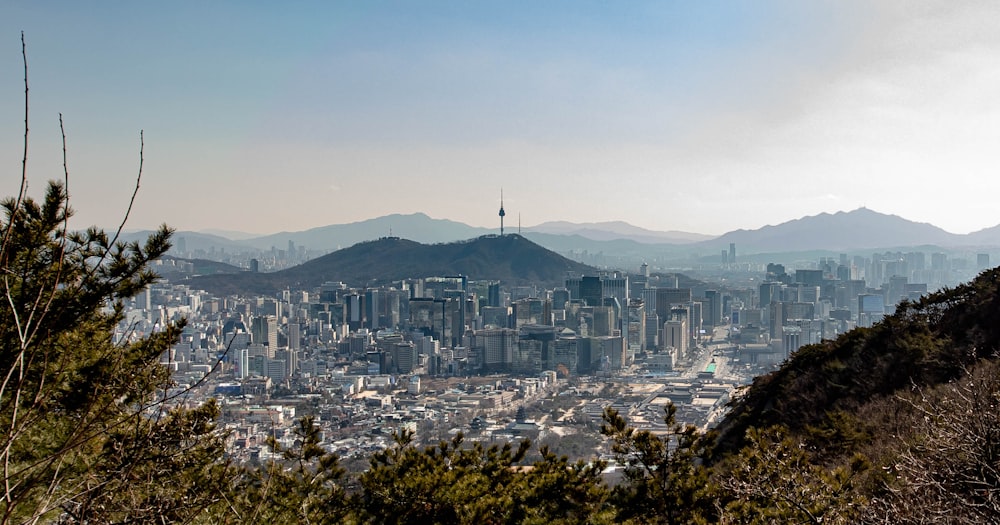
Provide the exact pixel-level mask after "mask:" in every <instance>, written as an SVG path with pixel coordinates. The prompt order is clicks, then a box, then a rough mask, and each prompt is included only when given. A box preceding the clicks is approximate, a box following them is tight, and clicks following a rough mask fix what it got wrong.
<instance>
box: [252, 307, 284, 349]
mask: <svg viewBox="0 0 1000 525" xmlns="http://www.w3.org/2000/svg"><path fill="white" fill-rule="evenodd" d="M250 337H251V340H252V341H253V342H254V343H258V344H262V345H264V346H266V347H268V354H269V355H271V356H273V355H274V351H275V350H277V349H278V319H277V318H275V317H272V316H257V317H254V318H253V321H252V322H251V323H250Z"/></svg>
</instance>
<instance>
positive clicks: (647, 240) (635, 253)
mask: <svg viewBox="0 0 1000 525" xmlns="http://www.w3.org/2000/svg"><path fill="white" fill-rule="evenodd" d="M514 231H516V230H514ZM509 232H510V233H513V231H510V230H509ZM147 233H148V232H137V233H134V234H132V235H131V236H130V237H129V238H130V239H132V238H142V237H143V236H144V235H146V234H147ZM495 233H498V231H497V230H496V229H490V228H479V227H474V226H469V225H467V224H463V223H460V222H455V221H450V220H446V219H433V218H431V217H428V216H427V215H425V214H422V213H415V214H409V215H399V214H396V215H387V216H384V217H377V218H374V219H368V220H365V221H359V222H353V223H349V224H338V225H329V226H323V227H319V228H312V229H309V230H305V231H300V232H282V233H276V234H272V235H266V236H259V237H250V238H245V239H240V240H234V239H230V238H226V237H223V236H220V235H213V234H208V233H197V232H178V233H177V234H175V236H174V245H175V248H176V250H175V251H176V252H187V253H194V252H196V251H197V250H204V251H205V252H210V251H211V250H216V251H218V250H223V251H240V250H246V249H249V248H252V249H259V250H270V249H271V248H277V249H285V248H287V247H288V243H289V241H291V242H292V243H294V244H295V245H296V246H306V247H308V248H309V249H312V250H320V251H332V250H338V249H341V248H346V247H349V246H353V245H355V244H357V243H360V242H365V241H370V240H373V239H378V238H381V237H388V236H392V237H399V238H402V239H408V240H411V241H415V242H418V243H424V244H433V243H447V242H453V241H460V240H466V239H472V238H477V237H480V236H482V235H488V234H495ZM521 233H522V235H523V236H524V237H525V238H527V239H530V240H532V241H534V242H535V243H537V244H540V245H542V246H544V247H546V248H549V249H551V250H554V251H557V252H559V253H563V254H568V253H570V252H575V253H579V252H584V251H586V252H589V253H591V254H595V253H604V254H616V255H626V256H629V257H633V258H639V259H643V258H645V259H649V260H652V259H654V258H657V257H663V256H667V257H668V258H684V257H689V256H691V255H697V254H701V255H711V254H717V253H719V251H720V250H725V249H728V247H729V244H730V243H735V244H736V248H737V254H738V255H748V254H754V253H769V254H770V253H789V252H806V251H815V250H827V251H831V252H850V251H856V250H872V249H880V248H884V249H889V248H905V247H918V246H939V247H942V248H959V247H975V248H987V247H1000V225H998V226H995V227H993V228H987V229H984V230H980V231H978V232H974V233H970V234H967V235H959V234H953V233H949V232H946V231H944V230H942V229H941V228H938V227H936V226H933V225H931V224H926V223H918V222H914V221H910V220H907V219H904V218H901V217H898V216H896V215H887V214H883V213H879V212H876V211H873V210H870V209H867V208H859V209H856V210H853V211H850V212H837V213H833V214H830V213H821V214H819V215H813V216H809V217H803V218H800V219H795V220H791V221H787V222H784V223H781V224H777V225H768V226H764V227H762V228H758V229H755V230H736V231H732V232H729V233H726V234H724V235H721V236H718V237H711V236H707V235H701V234H696V233H687V232H678V231H653V230H647V229H644V228H639V227H636V226H632V225H630V224H627V223H624V222H601V223H583V224H576V223H569V222H547V223H543V224H539V225H537V226H533V227H530V228H524V229H523V230H522V232H521ZM237 236H239V235H237Z"/></svg>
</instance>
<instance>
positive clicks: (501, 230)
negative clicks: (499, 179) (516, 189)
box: [500, 188, 507, 237]
mask: <svg viewBox="0 0 1000 525" xmlns="http://www.w3.org/2000/svg"><path fill="white" fill-rule="evenodd" d="M506 215H507V212H505V211H503V188H500V236H501V237H503V218H504V216H506Z"/></svg>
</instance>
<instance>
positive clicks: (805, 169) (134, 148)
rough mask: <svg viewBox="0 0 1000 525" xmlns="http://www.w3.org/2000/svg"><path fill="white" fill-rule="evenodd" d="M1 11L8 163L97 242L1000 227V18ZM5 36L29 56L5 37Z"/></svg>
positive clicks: (824, 13)
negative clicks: (219, 233)
mask: <svg viewBox="0 0 1000 525" xmlns="http://www.w3.org/2000/svg"><path fill="white" fill-rule="evenodd" d="M615 7H616V8H610V7H608V6H607V5H604V4H599V3H576V2H574V3H547V4H544V5H537V4H532V3H515V4H506V5H504V6H485V5H474V6H468V5H464V4H461V3H450V2H434V3H428V4H419V5H417V4H405V3H395V2H392V3H383V4H368V5H352V4H343V3H337V4H332V5H326V4H321V3H312V2H305V3H300V4H296V5H294V6H280V7H271V6H268V5H265V4H250V5H243V4H236V3H217V4H213V5H211V6H202V5H198V4H194V3H180V4H174V5H171V6H159V5H124V6H114V7H111V6H105V5H97V6H78V5H76V4H73V3H55V4H48V5H47V6H42V7H39V6H35V5H33V4H30V3H27V2H12V3H9V4H6V5H4V6H2V7H0V20H2V21H0V35H3V36H2V38H0V122H3V124H4V125H3V126H0V152H2V158H3V159H4V166H6V169H7V170H8V173H9V175H8V176H7V177H5V182H4V183H3V184H4V186H3V187H2V191H3V194H4V195H13V194H14V193H15V192H16V189H17V178H16V176H15V175H17V174H19V173H20V171H19V168H20V159H21V154H22V146H23V145H22V142H21V141H22V139H23V132H24V130H23V127H22V126H23V110H24V99H23V96H24V93H23V90H24V86H23V67H22V64H21V48H20V41H19V39H20V32H21V31H22V30H23V31H24V33H25V38H26V40H27V56H28V75H29V82H30V87H31V91H30V94H31V102H30V104H31V115H30V117H31V141H32V142H31V147H30V150H29V154H30V158H29V165H28V168H29V182H30V189H29V193H30V194H32V195H33V196H36V197H37V196H39V192H40V191H41V190H42V189H43V188H44V183H45V181H46V180H48V179H52V178H61V174H62V167H61V161H62V157H61V150H60V145H59V124H58V114H59V113H60V112H61V113H63V116H64V118H65V120H66V129H67V140H68V165H69V171H70V178H69V180H70V182H69V186H70V193H71V195H72V196H73V207H74V208H75V209H76V210H77V222H76V223H75V226H76V227H85V226H87V225H90V224H98V225H100V226H102V227H106V228H109V227H114V226H116V225H117V224H118V222H119V221H120V219H121V217H122V215H123V214H124V212H125V209H126V207H127V205H128V198H129V196H130V195H131V192H132V185H133V183H134V179H135V173H136V171H137V169H138V160H139V159H138V152H139V130H140V129H142V130H144V133H145V152H144V157H145V158H144V163H145V164H144V174H143V180H142V187H141V188H140V191H139V195H138V198H137V202H136V207H135V209H134V210H133V212H132V217H131V220H130V221H129V223H128V227H129V228H131V229H141V228H149V227H152V226H155V225H157V224H159V223H163V222H166V223H167V224H169V225H171V226H173V227H175V228H177V229H179V230H194V231H201V230H228V231H242V232H248V233H255V234H267V233H275V232H279V231H301V230H306V229H309V228H315V227H320V226H325V225H329V224H346V223H351V222H358V221H363V220H366V219H370V218H374V217H379V216H383V215H388V214H393V213H402V214H407V213H414V212H422V213H426V214H428V215H429V216H432V217H435V218H444V219H450V220H454V221H459V222H463V223H466V224H469V225H472V226H480V227H490V228H492V227H498V226H499V224H498V222H499V221H498V218H497V205H498V204H499V191H500V188H501V187H502V188H503V189H504V201H505V202H504V205H505V208H506V211H507V214H508V217H507V219H508V221H507V227H508V229H510V228H512V227H513V226H512V225H513V224H516V223H518V222H523V224H524V225H525V226H528V225H537V224H540V223H544V222H547V221H556V220H565V221H570V222H577V223H586V222H606V221H618V220H620V221H624V222H627V223H629V224H632V225H635V226H638V227H641V228H645V229H649V230H654V231H666V230H677V231H686V232H693V233H702V234H707V235H718V234H722V233H725V232H728V231H732V230H736V229H740V228H745V229H754V228H759V227H762V226H765V225H768V224H778V223H781V222H785V221H788V220H793V219H796V218H799V217H803V216H811V215H816V214H819V213H823V212H830V213H832V212H836V211H850V210H854V209H857V208H859V207H867V208H870V209H873V210H876V211H879V212H881V213H886V214H893V215H898V216H901V217H903V218H906V219H908V220H911V221H916V222H927V223H930V224H933V225H935V226H938V227H940V228H943V229H945V230H947V231H949V232H952V233H968V232H972V231H976V230H980V229H983V228H989V227H992V226H995V225H997V224H1000V213H998V212H997V211H996V210H995V206H994V205H993V203H992V200H991V195H992V194H994V193H995V192H996V191H997V190H1000V182H998V181H997V180H996V178H995V177H992V176H991V175H992V173H991V171H990V168H991V167H992V166H995V165H997V164H998V162H997V161H998V160H1000V158H998V157H1000V154H998V153H996V152H995V150H996V148H995V147H994V146H993V144H995V143H996V142H997V140H998V139H1000V125H998V124H997V123H998V122H1000V106H997V105H996V104H995V103H994V102H993V101H992V94H993V93H995V92H996V89H997V88H1000V53H997V51H1000V37H997V36H996V35H995V34H994V31H993V30H992V27H991V23H990V22H991V21H992V20H996V19H997V15H1000V6H998V5H994V4H991V3H986V2H983V3H976V2H962V3H957V4H956V3H950V2H900V3H887V2H880V3H877V4H874V5H869V3H864V2H813V3H796V2H764V3H749V2H748V3H732V4H724V5H723V4H709V3H698V4H697V5H665V4H660V3H638V4H630V5H629V6H627V7H621V6H615ZM4 42H6V43H4Z"/></svg>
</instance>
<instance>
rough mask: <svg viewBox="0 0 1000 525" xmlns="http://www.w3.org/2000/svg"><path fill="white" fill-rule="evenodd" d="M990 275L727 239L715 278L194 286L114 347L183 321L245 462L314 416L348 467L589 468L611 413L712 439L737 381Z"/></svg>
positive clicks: (180, 357) (198, 381)
mask: <svg viewBox="0 0 1000 525" xmlns="http://www.w3.org/2000/svg"><path fill="white" fill-rule="evenodd" d="M299 252H300V253H306V251H305V249H304V248H301V247H300V248H299ZM156 264H158V265H175V264H178V262H177V261H173V260H166V261H162V262H158V263H156ZM988 264H989V255H988V254H979V255H978V257H977V258H976V260H975V262H974V263H972V262H971V261H968V260H966V259H964V258H963V256H962V255H958V256H954V255H953V256H950V257H949V255H948V254H944V253H933V254H930V256H929V257H928V256H927V255H926V254H924V253H922V252H908V253H892V252H885V253H877V254H873V255H871V256H869V257H863V256H848V255H846V254H845V255H841V256H840V257H839V259H831V258H822V259H819V260H817V261H812V262H799V263H795V264H789V266H787V267H786V265H783V264H777V263H770V264H766V265H754V264H749V263H741V262H740V261H739V260H738V259H737V257H736V252H735V246H730V249H729V250H728V251H724V252H723V257H722V258H721V260H720V261H719V263H717V264H715V265H713V266H708V267H701V268H697V269H693V268H687V269H669V270H668V269H663V268H656V269H652V270H651V269H650V267H649V266H648V265H646V264H643V265H642V266H640V267H639V268H638V269H637V271H636V272H634V273H630V272H624V271H597V270H595V271H594V273H593V274H590V275H568V276H567V277H566V278H565V280H564V282H563V286H559V287H554V288H550V289H545V288H543V287H541V286H540V285H528V286H507V285H505V284H504V283H501V282H498V281H490V280H477V279H476V278H475V277H476V276H441V277H430V278H414V279H408V280H403V281H399V282H395V283H393V284H392V285H383V286H377V287H354V286H349V285H348V284H345V283H342V282H328V283H325V284H323V285H322V286H321V287H319V288H318V289H312V290H284V291H282V292H281V293H279V294H277V295H275V296H267V297H260V296H245V295H244V296H227V297H217V296H213V295H212V294H210V293H207V292H205V291H202V290H197V289H192V288H190V287H189V286H187V285H185V284H184V280H183V279H182V278H179V279H175V280H173V281H161V282H158V283H156V284H153V285H151V286H149V287H148V288H147V289H146V290H144V291H143V292H142V293H140V294H139V295H138V296H136V297H135V300H134V302H133V303H132V304H130V305H129V310H128V311H127V312H126V315H125V318H124V320H123V321H122V323H121V324H120V326H119V329H118V332H117V337H121V338H124V337H133V338H140V337H143V336H144V335H146V334H149V333H153V332H155V331H157V330H158V329H159V328H160V327H162V326H166V325H167V324H168V323H171V322H175V321H178V320H180V319H186V320H187V325H186V327H185V328H184V332H183V334H182V335H181V341H180V343H179V344H177V345H175V346H174V348H173V349H172V350H171V351H170V352H169V355H164V356H163V362H164V363H165V364H167V365H168V366H169V367H170V369H171V370H173V371H174V377H175V380H176V383H177V386H176V388H175V393H177V394H183V395H182V396H180V397H179V399H181V400H184V401H185V402H187V403H190V404H196V403H198V402H200V401H202V400H204V399H206V398H208V397H215V398H217V399H219V400H220V402H221V407H222V419H221V422H222V423H223V424H224V425H225V426H226V427H227V428H228V429H230V430H231V433H230V441H229V443H228V446H229V449H230V452H231V454H232V455H233V457H236V458H240V459H241V460H247V461H256V460H259V459H260V458H261V456H265V457H266V456H267V455H268V454H269V450H268V447H267V446H266V442H267V440H268V439H269V438H271V437H274V436H277V437H278V438H281V437H282V436H286V435H287V436H290V437H289V439H293V438H292V437H291V434H289V433H288V429H289V428H291V427H292V425H293V423H294V421H295V420H296V419H297V418H299V417H302V416H304V415H310V416H312V417H314V420H315V421H316V423H317V424H318V425H319V426H320V427H321V428H322V429H323V431H324V435H325V436H326V437H327V442H326V446H327V447H328V448H329V449H330V450H331V451H334V452H336V453H338V454H339V455H341V456H342V457H346V458H351V457H356V458H363V457H367V456H368V455H370V454H371V453H372V452H373V451H376V450H381V449H384V448H386V447H388V446H389V445H390V444H391V439H392V435H393V433H396V432H399V431H402V430H406V431H408V432H411V433H413V435H414V436H415V439H416V440H417V441H418V442H424V443H435V442H437V440H439V439H442V438H447V437H449V436H451V435H454V434H455V433H456V432H459V431H462V432H465V433H467V434H469V435H470V436H471V437H472V438H473V439H480V440H485V441H490V442H496V441H510V440H514V439H516V438H518V437H523V436H528V437H532V438H534V439H543V440H544V439H546V438H550V439H552V440H553V442H554V443H559V442H560V441H561V438H565V437H566V436H576V437H577V438H578V439H577V440H572V441H570V440H562V441H564V442H565V443H576V444H579V443H583V444H584V445H583V446H576V445H574V446H573V447H572V448H570V447H568V446H566V447H564V449H563V450H565V451H566V452H569V453H570V454H571V455H572V456H574V457H582V458H586V457H590V456H593V455H598V454H601V453H605V452H607V447H606V444H605V443H603V442H602V440H601V439H600V438H599V436H598V433H597V425H596V424H595V422H599V421H600V418H601V414H602V412H603V410H604V409H605V408H607V407H614V408H616V409H617V410H619V411H620V412H621V413H622V414H624V415H626V416H627V417H628V418H629V421H630V422H631V424H632V425H634V426H636V427H637V428H640V429H646V430H650V431H654V432H655V431H660V432H662V431H663V429H664V423H663V420H662V414H663V408H664V406H666V404H667V403H671V404H673V405H674V406H675V407H676V408H677V410H678V414H677V418H678V420H679V421H682V422H684V423H689V424H693V425H695V426H697V427H700V428H709V427H711V426H712V424H713V422H714V421H715V420H717V418H719V417H720V416H722V415H723V414H724V413H725V407H726V404H727V403H728V402H729V401H730V399H731V396H732V393H733V391H734V389H735V388H737V387H739V386H740V385H745V384H748V383H749V382H750V381H752V379H753V378H754V377H756V376H758V375H760V374H762V373H765V372H767V371H769V370H772V369H774V368H775V367H776V366H777V365H779V364H780V363H781V362H783V361H784V360H785V359H786V358H787V357H788V355H789V354H790V353H792V352H794V351H795V350H797V349H798V348H800V347H801V346H803V345H806V344H813V343H818V342H820V341H822V340H831V339H834V338H835V337H836V336H837V335H839V334H842V333H844V332H847V331H849V330H851V329H852V328H854V327H856V326H871V325H872V324H873V323H875V322H878V321H879V320H880V319H881V318H882V317H883V316H884V315H886V313H891V312H892V311H893V308H894V305H895V304H896V303H898V302H899V301H900V300H903V299H908V300H914V299H916V298H918V297H920V296H921V295H923V294H926V293H927V292H928V290H931V291H933V290H934V289H937V288H940V287H942V286H946V285H951V284H954V283H956V282H959V281H961V280H963V279H966V278H968V276H969V275H970V274H971V273H972V272H974V271H978V269H979V268H980V267H986V266H988ZM153 269H154V270H155V269H156V266H154V268H153ZM167 273H172V272H167ZM692 277H698V278H701V279H704V280H703V281H702V280H697V279H694V278H692ZM557 448H558V447H557Z"/></svg>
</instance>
